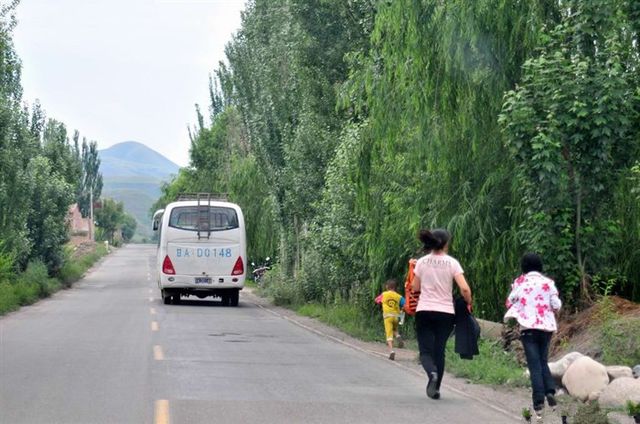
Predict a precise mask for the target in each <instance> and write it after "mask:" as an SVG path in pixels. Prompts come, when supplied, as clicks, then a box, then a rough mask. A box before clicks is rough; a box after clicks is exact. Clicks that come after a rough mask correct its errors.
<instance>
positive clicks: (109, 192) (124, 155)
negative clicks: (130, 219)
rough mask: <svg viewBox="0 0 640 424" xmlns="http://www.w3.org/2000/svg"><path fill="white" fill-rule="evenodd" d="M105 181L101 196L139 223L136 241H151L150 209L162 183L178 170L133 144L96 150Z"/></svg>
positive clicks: (119, 144)
mask: <svg viewBox="0 0 640 424" xmlns="http://www.w3.org/2000/svg"><path fill="white" fill-rule="evenodd" d="M98 154H99V156H100V172H101V173H102V178H103V180H104V188H103V189H102V195H103V196H104V197H110V198H112V199H115V200H117V201H119V202H123V203H124V208H125V210H126V211H127V212H128V213H130V214H132V215H133V216H134V217H135V218H136V220H137V221H138V229H137V230H136V233H137V234H138V236H139V237H138V239H139V240H141V239H144V238H150V236H151V217H150V216H149V209H150V208H151V206H153V203H155V201H156V200H157V199H158V197H160V187H161V185H162V183H163V182H165V181H169V180H171V178H172V176H173V175H176V174H177V173H178V171H179V170H180V167H179V166H178V165H176V164H175V163H173V162H171V161H170V160H169V159H167V158H166V157H164V156H162V155H161V154H160V153H158V152H156V151H155V150H153V149H151V148H149V147H147V146H145V145H144V144H142V143H138V142H136V141H126V142H124V143H118V144H115V145H113V146H111V147H109V148H108V149H104V150H100V151H98Z"/></svg>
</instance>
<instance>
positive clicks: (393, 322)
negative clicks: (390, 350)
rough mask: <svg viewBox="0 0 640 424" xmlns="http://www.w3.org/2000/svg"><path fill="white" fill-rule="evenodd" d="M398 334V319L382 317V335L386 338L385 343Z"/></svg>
mask: <svg viewBox="0 0 640 424" xmlns="http://www.w3.org/2000/svg"><path fill="white" fill-rule="evenodd" d="M397 332H398V317H397V316H387V317H384V333H385V335H386V336H387V341H389V340H393V337H394V336H395V334H396V333H397Z"/></svg>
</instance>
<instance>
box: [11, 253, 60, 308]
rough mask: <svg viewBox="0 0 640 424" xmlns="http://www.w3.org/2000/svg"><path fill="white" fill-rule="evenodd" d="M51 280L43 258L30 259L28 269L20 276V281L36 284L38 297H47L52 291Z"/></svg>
mask: <svg viewBox="0 0 640 424" xmlns="http://www.w3.org/2000/svg"><path fill="white" fill-rule="evenodd" d="M51 280H52V279H51V278H49V273H48V271H47V266H46V265H45V264H44V262H42V261H41V260H34V261H30V262H29V264H28V265H27V269H25V270H24V272H23V273H22V274H21V275H20V276H19V278H18V281H19V283H24V284H35V285H36V287H37V289H38V297H47V296H49V295H50V294H51V293H52V292H51V287H50V284H51ZM21 304H22V303H21Z"/></svg>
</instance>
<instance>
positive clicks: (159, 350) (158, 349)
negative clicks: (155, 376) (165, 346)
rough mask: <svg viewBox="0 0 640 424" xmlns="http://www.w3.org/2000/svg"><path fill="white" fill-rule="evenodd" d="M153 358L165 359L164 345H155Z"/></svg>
mask: <svg viewBox="0 0 640 424" xmlns="http://www.w3.org/2000/svg"><path fill="white" fill-rule="evenodd" d="M153 359H155V360H156V361H163V360H164V353H162V346H159V345H155V346H153Z"/></svg>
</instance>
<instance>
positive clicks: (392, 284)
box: [376, 279, 405, 361]
mask: <svg viewBox="0 0 640 424" xmlns="http://www.w3.org/2000/svg"><path fill="white" fill-rule="evenodd" d="M385 287H386V289H387V290H386V291H384V292H382V294H380V295H379V296H378V297H376V303H377V304H379V305H380V304H381V305H382V318H383V319H384V332H385V335H386V336H387V346H389V359H391V360H392V361H393V360H394V359H395V358H396V352H395V351H394V350H393V340H394V339H396V340H397V341H398V347H399V348H402V347H403V345H404V344H403V342H402V339H401V338H400V334H399V333H398V321H399V319H400V315H401V311H402V307H403V306H404V302H405V300H404V297H402V295H400V294H399V293H398V292H396V289H397V288H398V282H397V281H396V280H393V279H392V280H388V281H387V282H386V283H385Z"/></svg>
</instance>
